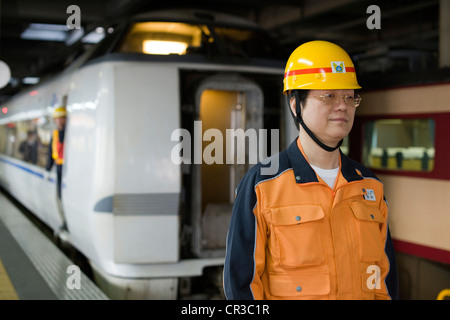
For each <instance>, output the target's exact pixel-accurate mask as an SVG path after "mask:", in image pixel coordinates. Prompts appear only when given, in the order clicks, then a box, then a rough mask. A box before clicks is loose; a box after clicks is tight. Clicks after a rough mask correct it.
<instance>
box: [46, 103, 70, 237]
mask: <svg viewBox="0 0 450 320" xmlns="http://www.w3.org/2000/svg"><path fill="white" fill-rule="evenodd" d="M53 120H54V121H55V124H56V128H55V129H54V130H53V134H52V138H51V141H50V145H49V151H48V158H47V165H46V170H47V171H50V170H51V169H52V167H53V164H56V195H57V203H58V210H59V213H60V215H61V219H62V225H61V226H60V230H59V233H60V232H61V231H67V224H66V220H65V218H64V213H63V209H62V203H61V181H62V166H63V163H64V134H65V130H66V121H67V111H66V108H65V107H63V106H61V107H58V108H56V109H55V110H54V111H53Z"/></svg>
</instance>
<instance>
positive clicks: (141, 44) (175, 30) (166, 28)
mask: <svg viewBox="0 0 450 320" xmlns="http://www.w3.org/2000/svg"><path fill="white" fill-rule="evenodd" d="M201 37H202V28H201V27H199V26H196V25H190V24H186V23H178V22H140V23H135V24H134V25H133V27H132V28H131V29H130V31H129V32H128V34H127V36H126V38H125V41H124V42H123V44H122V46H121V48H120V50H119V51H120V52H140V53H146V54H157V55H168V54H179V55H184V54H186V51H187V50H188V47H189V48H196V47H200V45H201Z"/></svg>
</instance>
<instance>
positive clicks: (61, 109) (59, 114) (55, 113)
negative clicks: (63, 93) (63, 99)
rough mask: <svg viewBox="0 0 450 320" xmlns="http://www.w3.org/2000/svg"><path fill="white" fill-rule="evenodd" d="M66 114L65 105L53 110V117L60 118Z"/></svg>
mask: <svg viewBox="0 0 450 320" xmlns="http://www.w3.org/2000/svg"><path fill="white" fill-rule="evenodd" d="M66 115H67V112H66V108H65V107H58V108H56V109H55V110H54V111H53V119H56V118H62V117H65V116H66Z"/></svg>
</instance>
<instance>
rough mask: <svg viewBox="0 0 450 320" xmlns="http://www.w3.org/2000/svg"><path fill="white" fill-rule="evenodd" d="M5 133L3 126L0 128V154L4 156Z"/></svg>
mask: <svg viewBox="0 0 450 320" xmlns="http://www.w3.org/2000/svg"><path fill="white" fill-rule="evenodd" d="M6 140H7V133H6V127H5V126H4V125H2V126H0V154H4V153H5V152H6V151H5V150H6Z"/></svg>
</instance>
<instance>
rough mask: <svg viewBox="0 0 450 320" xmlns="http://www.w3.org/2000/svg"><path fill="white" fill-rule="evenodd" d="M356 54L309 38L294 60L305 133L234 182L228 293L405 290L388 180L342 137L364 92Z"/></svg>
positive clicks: (366, 295) (294, 104)
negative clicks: (357, 157)
mask: <svg viewBox="0 0 450 320" xmlns="http://www.w3.org/2000/svg"><path fill="white" fill-rule="evenodd" d="M360 88H361V87H360V85H359V84H358V82H357V78H356V72H355V67H354V65H353V62H352V60H351V59H350V56H349V55H348V54H347V53H346V52H345V51H344V50H343V49H342V48H341V47H339V46H337V45H336V44H333V43H331V42H327V41H311V42H307V43H305V44H303V45H301V46H299V47H298V48H297V49H296V50H294V51H293V52H292V54H291V56H290V58H289V59H288V61H287V65H286V70H285V75H284V94H285V95H286V96H287V98H288V105H289V107H290V111H291V113H292V116H293V118H294V121H295V124H296V126H297V129H298V130H299V136H298V138H296V140H295V141H293V142H292V144H291V145H290V146H289V147H288V148H287V149H286V150H284V151H282V152H280V153H279V154H278V161H279V168H278V172H276V173H275V174H273V175H263V174H262V172H261V168H263V167H264V166H265V165H264V164H257V165H255V166H254V167H253V168H251V169H250V170H249V171H248V172H247V174H246V175H245V176H244V178H243V179H242V181H241V182H240V184H239V185H238V187H237V188H236V199H235V203H234V206H233V212H232V216H231V221H230V227H229V230H228V236H227V246H226V254H225V264H224V291H225V296H226V297H227V299H397V298H398V276H397V266H396V259H395V252H394V249H393V245H392V240H391V236H390V232H389V227H388V207H387V203H386V200H385V197H384V190H383V184H382V183H381V182H380V181H379V180H378V178H377V177H376V176H375V175H374V174H373V173H372V172H371V171H370V170H369V169H367V168H366V167H364V166H363V165H361V164H359V163H357V162H356V161H354V160H352V159H350V158H348V157H347V156H346V155H344V154H343V153H342V152H341V151H340V149H339V147H340V146H341V144H342V141H343V138H344V137H346V136H347V135H348V134H349V132H350V130H351V128H352V125H353V121H354V116H355V111H356V108H357V107H358V106H359V104H360V102H361V98H360V96H359V95H358V93H356V92H355V90H356V89H360Z"/></svg>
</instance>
